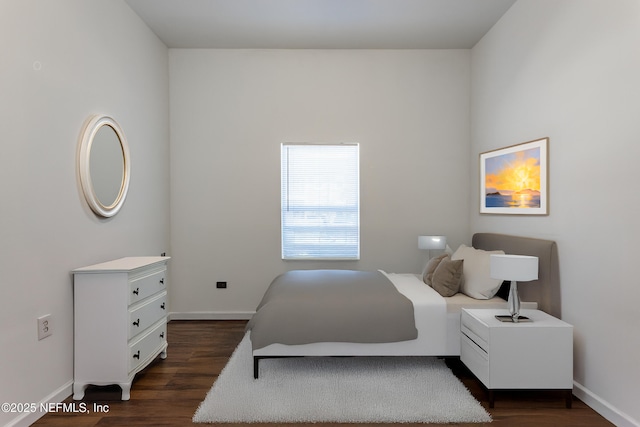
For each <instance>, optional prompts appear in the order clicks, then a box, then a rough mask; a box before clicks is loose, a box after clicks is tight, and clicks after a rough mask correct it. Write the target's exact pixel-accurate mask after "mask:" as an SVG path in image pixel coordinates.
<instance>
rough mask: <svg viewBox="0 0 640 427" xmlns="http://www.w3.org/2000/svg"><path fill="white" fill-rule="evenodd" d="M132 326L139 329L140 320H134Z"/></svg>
mask: <svg viewBox="0 0 640 427" xmlns="http://www.w3.org/2000/svg"><path fill="white" fill-rule="evenodd" d="M133 326H138V327H140V319H138V320H136V321H135V322H133Z"/></svg>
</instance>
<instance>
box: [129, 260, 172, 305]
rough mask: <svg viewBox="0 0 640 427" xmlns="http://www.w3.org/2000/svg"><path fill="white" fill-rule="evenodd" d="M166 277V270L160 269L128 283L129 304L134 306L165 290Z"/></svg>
mask: <svg viewBox="0 0 640 427" xmlns="http://www.w3.org/2000/svg"><path fill="white" fill-rule="evenodd" d="M166 275H167V269H166V268H162V269H161V270H159V271H155V272H151V273H149V274H145V275H143V276H141V277H136V278H134V279H132V280H131V281H130V282H129V289H130V292H129V304H130V305H131V304H134V303H136V302H138V301H142V300H143V299H145V298H147V297H148V296H151V295H153V294H155V293H157V292H160V291H163V290H165V289H166V287H167V285H166V281H167V279H166Z"/></svg>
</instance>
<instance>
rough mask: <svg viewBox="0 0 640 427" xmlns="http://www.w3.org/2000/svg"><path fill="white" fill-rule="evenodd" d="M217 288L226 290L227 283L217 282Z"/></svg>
mask: <svg viewBox="0 0 640 427" xmlns="http://www.w3.org/2000/svg"><path fill="white" fill-rule="evenodd" d="M216 288H218V289H226V288H227V282H216Z"/></svg>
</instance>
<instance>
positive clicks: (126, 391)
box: [118, 382, 131, 400]
mask: <svg viewBox="0 0 640 427" xmlns="http://www.w3.org/2000/svg"><path fill="white" fill-rule="evenodd" d="M118 385H119V386H120V388H122V400H129V399H131V383H130V382H128V383H119V384H118Z"/></svg>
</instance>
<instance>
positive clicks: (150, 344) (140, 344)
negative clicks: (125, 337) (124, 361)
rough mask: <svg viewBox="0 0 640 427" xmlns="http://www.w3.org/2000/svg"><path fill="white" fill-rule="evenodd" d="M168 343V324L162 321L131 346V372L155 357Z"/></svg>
mask: <svg viewBox="0 0 640 427" xmlns="http://www.w3.org/2000/svg"><path fill="white" fill-rule="evenodd" d="M166 343H167V322H166V321H161V322H160V323H159V324H158V325H156V326H154V327H153V329H151V330H150V331H149V332H147V333H145V334H144V335H143V336H142V337H141V338H140V339H138V340H136V341H135V342H133V343H132V344H130V345H129V372H131V371H133V370H135V369H136V368H137V367H138V366H140V365H141V364H142V363H146V362H148V359H149V358H150V357H155V356H156V355H157V354H158V353H159V352H160V351H161V350H162V348H163V347H164V346H165V344H166Z"/></svg>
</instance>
